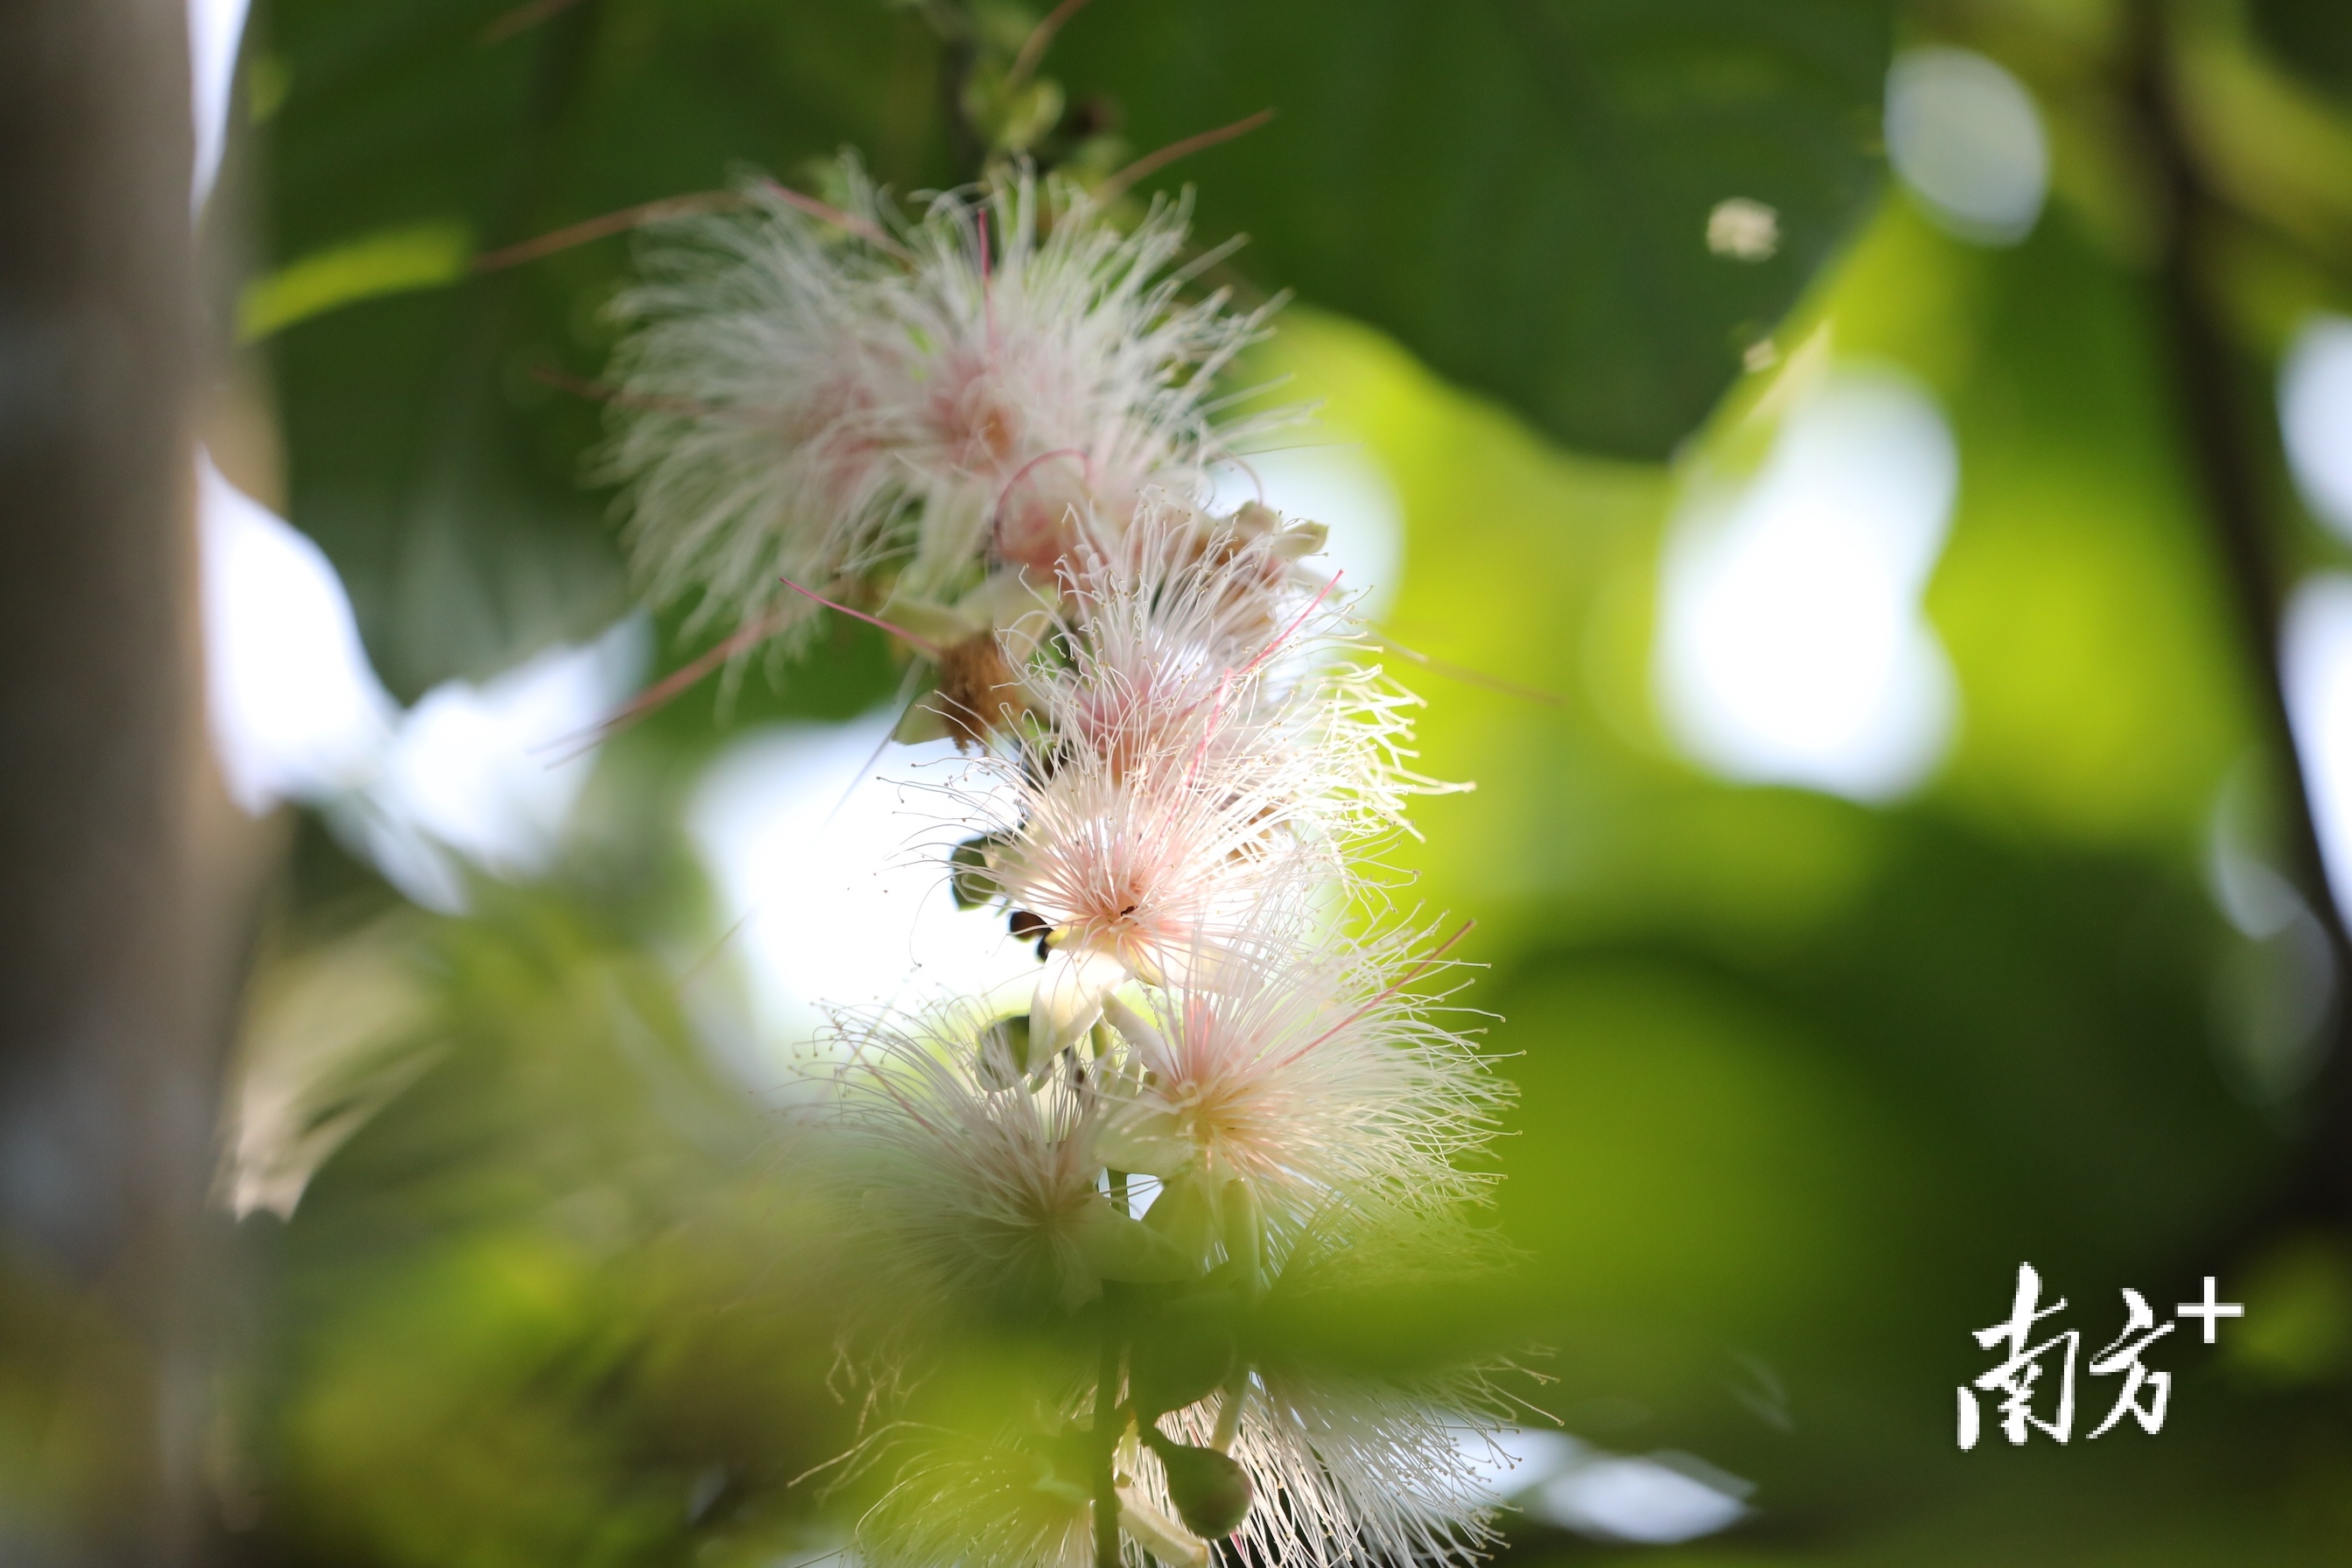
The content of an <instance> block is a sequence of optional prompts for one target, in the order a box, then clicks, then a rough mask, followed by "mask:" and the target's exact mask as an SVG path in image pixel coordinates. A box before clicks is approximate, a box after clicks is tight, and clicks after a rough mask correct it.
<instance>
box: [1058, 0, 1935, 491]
mask: <svg viewBox="0 0 2352 1568" xmlns="http://www.w3.org/2000/svg"><path fill="white" fill-rule="evenodd" d="M1888 52H1889V26H1888V20H1887V7H1886V6H1885V4H1883V0H1780V3H1777V4H1773V5H1754V4H1738V3H1735V0H1475V3H1470V4H1458V5H1427V4H1418V3H1414V0H1292V3H1287V4H1284V5H1263V4H1252V3H1249V0H1122V3H1121V4H1119V5H1098V6H1092V7H1089V8H1088V9H1087V11H1085V12H1082V13H1080V14H1079V16H1077V17H1076V19H1075V20H1074V21H1072V23H1071V24H1070V26H1068V28H1067V29H1066V31H1065V33H1064V34H1063V37H1062V39H1061V41H1060V42H1059V43H1058V44H1057V45H1056V46H1055V53H1054V55H1053V56H1052V58H1050V60H1049V61H1048V68H1049V69H1051V70H1052V71H1054V72H1055V74H1056V75H1058V76H1059V77H1060V78H1061V79H1062V80H1063V81H1064V83H1065V84H1066V86H1067V87H1068V88H1069V89H1070V92H1071V95H1072V97H1073V98H1074V99H1076V100H1079V101H1081V102H1083V101H1085V100H1087V98H1088V97H1089V96H1090V95H1095V94H1107V95H1108V96H1110V97H1111V98H1113V99H1115V100H1116V101H1117V103H1118V107H1119V108H1120V109H1121V110H1123V111H1124V115H1125V134H1126V135H1127V136H1128V137H1129V140H1130V141H1131V142H1133V143H1134V145H1135V146H1136V147H1137V148H1138V149H1139V150H1144V151H1148V150H1150V149H1152V148H1155V147H1159V146H1161V145H1164V144H1167V143H1171V142H1175V141H1177V140H1179V139H1181V138H1183V137H1186V136H1190V135H1192V134H1194V133H1196V132H1201V131H1204V130H1207V129H1209V128H1211V127H1214V126H1219V125H1223V124H1226V123H1229V122H1231V121H1235V120H1238V119H1240V118H1241V117H1243V116H1244V115H1247V114H1251V113H1255V111H1257V110H1262V109H1265V108H1268V107H1272V108H1274V109H1275V110H1276V120H1275V121H1274V122H1273V123H1272V124H1270V125H1268V126H1266V127H1265V129H1263V130H1259V131H1255V132H1251V133H1250V134H1249V136H1248V137H1246V138H1245V139H1244V140H1242V141H1239V142H1234V143H1233V144H1232V145H1230V146H1227V147H1220V148H1216V149H1214V150H1213V151H1209V152H1205V153H1201V154H1199V155H1198V156H1196V157H1194V158H1192V159H1188V160H1186V161H1184V162H1182V163H1178V164H1176V165H1175V166H1174V167H1173V168H1171V170H1170V171H1169V172H1168V173H1167V174H1163V175H1160V176H1159V177H1157V179H1156V180H1155V181H1154V182H1153V183H1154V184H1158V185H1160V186H1161V187H1162V188H1168V189H1173V188H1175V187H1176V186H1177V185H1179V184H1186V183H1192V182H1197V183H1198V184H1199V189H1200V209H1199V210H1200V228H1201V232H1202V236H1203V237H1207V238H1212V239H1214V238H1221V237H1223V236H1225V235H1227V234H1229V233H1234V232H1245V233H1247V234H1248V235H1250V236H1251V238H1252V244H1251V246H1250V247H1249V248H1248V249H1247V250H1245V251H1244V252H1243V253H1242V256H1241V258H1239V265H1240V267H1241V268H1243V269H1244V271H1245V272H1247V273H1248V274H1249V275H1250V276H1251V277H1252V278H1254V279H1258V280H1261V281H1262V282H1264V283H1265V284H1266V285H1267V286H1269V287H1288V288H1296V289H1298V290H1299V291H1300V293H1302V294H1303V295H1304V296H1306V297H1307V299H1309V300H1313V301H1315V302H1316V303H1318V304H1321V305H1325V306H1328V307H1330V308H1332V309H1335V310H1342V311H1345V312H1347V313H1349V314H1350V315H1354V316H1357V317H1359V318H1360V319H1362V320H1364V321H1370V322H1372V323H1374V324H1376V325H1379V326H1381V327H1382V328H1384V329H1385V330H1387V331H1389V332H1391V333H1392V334H1393V335H1394V336H1396V337H1397V338H1398V339H1400V340H1401V341H1402V342H1403V343H1404V344H1405V346H1406V347H1408V348H1410V349H1412V351H1413V352H1414V353H1417V354H1419V355H1420V356H1421V357H1422V358H1423V360H1425V361H1426V362H1428V363H1429V364H1431V365H1432V366H1433V367H1434V368H1436V369H1437V370H1439V371H1441V372H1443V373H1444V374H1447V375H1449V376H1452V377H1454V378H1455V379H1456V380H1458V381H1460V382H1462V383H1463V384H1465V385H1467V386H1470V387H1472V388H1474V389H1476V390H1478V391H1481V392H1485V393H1487V394H1489V395H1496V396H1498V397H1501V398H1502V399H1504V400H1505V401H1507V402H1508V403H1509V404H1511V405H1513V406H1514V407H1516V408H1517V410H1518V411H1519V412H1520V413H1521V414H1523V415H1524V416H1527V417H1528V418H1529V419H1530V420H1532V421H1533V422H1534V423H1535V424H1536V425H1537V426H1539V427H1541V428H1543V429H1545V430H1547V431H1549V433H1551V434H1552V435H1554V436H1556V437H1559V438H1560V439H1562V440H1564V441H1567V442H1569V443H1570V444H1572V445H1575V446H1579V447H1588V448H1591V449H1593V450H1597V451H1602V452H1609V453H1614V454H1621V455H1624V456H1630V457H1640V458H1658V457H1663V456H1664V455H1665V454H1666V453H1667V452H1669V451H1670V450H1672V449H1673V447H1674V446H1675V443H1676V442H1678V441H1680V440H1681V439H1682V438H1683V437H1685V435H1687V434H1688V433H1689V432H1690V431H1691V430H1693V429H1694V428H1695V427H1696V426H1697V425H1698V423H1699V421H1700V420H1701V419H1702V418H1703V417H1704V416H1706V412H1707V410H1708V409H1709V408H1710V407H1712V406H1713V405H1714V404H1715V402H1716V400H1717V397H1718V396H1720V395H1721V394H1722V393H1723V391H1724V389H1725V388H1726V387H1727V386H1728V385H1729V384H1731V382H1732V381H1733V379H1734V378H1735V377H1736V376H1738V374H1740V371H1741V354H1742V353H1743V352H1744V351H1745V350H1746V349H1747V348H1748V346H1749V345H1750V344H1752V343H1753V342H1756V341H1757V339H1759V337H1760V336H1762V335H1763V334H1764V333H1765V332H1766V331H1768V330H1769V328H1770V327H1771V326H1772V324H1773V323H1774V322H1776V321H1779V320H1780V317H1781V316H1782V315H1783V314H1784V313H1785V312H1786V311H1787V310H1789V308H1790V305H1791V304H1792V303H1793V302H1794V301H1795V300H1796V299H1797V297H1798V295H1799V293H1800V292H1801V290H1802V289H1804V288H1805V286H1806V284H1807V282H1808V281H1809V280H1810V279H1811V277H1812V276H1813V273H1814V271H1815V269H1816V268H1818V267H1820V266H1821V264H1822V261H1823V260H1824V259H1825V258H1828V257H1829V256H1830V255H1831V253H1832V251H1833V250H1834V249H1835V248H1836V247H1837V246H1838V244H1839V243H1840V241H1841V240H1843V238H1844V237H1845V236H1846V235H1847V234H1848V233H1849V232H1850V231H1851V230H1853V228H1854V227H1855V226H1856V225H1857V223H1858V222H1859V220H1860V219H1861V218H1862V217H1863V216H1864V215H1865V214H1866V213H1867V212H1868V211H1869V209H1870V208H1871V206H1872V205H1873V202H1874V197H1875V195H1876V192H1877V189H1878V184H1879V178H1880V161H1879V158H1878V155H1877V153H1876V151H1875V143H1876V138H1877V134H1878V129H1877V128H1878V110H1879V102H1880V95H1881V89H1882V82H1883V79H1884V77H1885V68H1886V61H1887V57H1888ZM1732 200H1745V201H1748V202H1751V203H1759V204H1761V205H1764V206H1767V207H1769V208H1770V209H1772V212H1773V214H1774V217H1775V222H1774V227H1775V228H1776V229H1777V239H1776V244H1775V245H1774V247H1773V250H1772V254H1771V255H1770V257H1769V258H1767V259H1761V260H1752V261H1751V260H1741V259H1738V258H1736V257H1732V256H1727V255H1719V254H1717V253H1715V252H1714V251H1711V250H1710V248H1709V244H1708V228H1709V219H1710V215H1711V214H1713V213H1714V212H1715V211H1716V210H1717V207H1718V206H1719V205H1721V204H1723V203H1725V202H1727V201H1732ZM1725 238H1726V237H1724V236H1722V235H1721V234H1720V233H1719V234H1718V240H1719V241H1722V240H1724V239H1725Z"/></svg>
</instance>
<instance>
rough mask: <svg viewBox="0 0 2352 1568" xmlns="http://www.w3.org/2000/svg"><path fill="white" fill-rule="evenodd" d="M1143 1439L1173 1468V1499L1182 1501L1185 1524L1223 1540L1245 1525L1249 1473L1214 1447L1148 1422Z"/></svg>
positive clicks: (1204, 1536)
mask: <svg viewBox="0 0 2352 1568" xmlns="http://www.w3.org/2000/svg"><path fill="white" fill-rule="evenodd" d="M1143 1440H1144V1441H1145V1442H1147V1443H1149V1444H1150V1445H1151V1451H1152V1452H1153V1453H1155V1454H1157V1455H1159V1456H1160V1468H1162V1469H1164V1470H1166V1471H1167V1472H1168V1500H1169V1501H1171V1502H1172V1503H1174V1504H1175V1505H1176V1513H1177V1517H1179V1518H1180V1519H1181V1520H1182V1521H1184V1528H1185V1529H1187V1530H1189V1531H1192V1533H1193V1534H1195V1535H1197V1536H1200V1537H1201V1538H1202V1540H1204V1541H1221V1540H1223V1539H1224V1538H1225V1537H1226V1536H1228V1535H1231V1534H1232V1533H1233V1532H1234V1531H1236V1530H1239V1529H1240V1528H1241V1527H1242V1521H1244V1520H1245V1519H1247V1518H1248V1517H1249V1510H1250V1500H1251V1497H1250V1482H1249V1475H1248V1473H1247V1472H1245V1471H1244V1469H1243V1468H1241V1466H1240V1465H1239V1464H1238V1463H1236V1462H1235V1461H1234V1459H1232V1458H1229V1457H1228V1456H1226V1455H1223V1454H1220V1453H1218V1452H1217V1451H1216V1450H1215V1449H1214V1448H1195V1447H1192V1445H1190V1444H1188V1443H1179V1442H1176V1441H1175V1440H1174V1439H1172V1438H1170V1437H1168V1436H1164V1435H1162V1434H1161V1433H1160V1431H1159V1430H1158V1429H1157V1428H1156V1427H1152V1426H1145V1427H1144V1428H1143Z"/></svg>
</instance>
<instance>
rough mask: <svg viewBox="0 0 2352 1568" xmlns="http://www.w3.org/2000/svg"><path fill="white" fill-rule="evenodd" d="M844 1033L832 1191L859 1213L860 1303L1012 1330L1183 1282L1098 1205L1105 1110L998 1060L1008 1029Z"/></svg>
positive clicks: (931, 1020)
mask: <svg viewBox="0 0 2352 1568" xmlns="http://www.w3.org/2000/svg"><path fill="white" fill-rule="evenodd" d="M839 1027H840V1030H841V1040H842V1044H843V1045H844V1047H845V1048H846V1057H845V1060H844V1061H843V1062H842V1063H841V1065H840V1066H838V1067H837V1068H835V1070H834V1074H833V1089H834V1096H833V1100H832V1102H831V1104H830V1106H829V1107H828V1110H827V1115H828V1117H829V1120H830V1123H831V1130H832V1131H833V1133H834V1135H835V1136H834V1140H833V1144H832V1149H833V1152H834V1154H835V1156H836V1157H837V1159H838V1162H839V1163H838V1164H837V1166H836V1172H837V1173H836V1175H835V1181H836V1183H837V1184H839V1187H840V1190H841V1193H842V1195H843V1196H844V1198H845V1199H846V1200H848V1202H849V1203H850V1204H854V1205H855V1213H854V1214H845V1220H846V1221H847V1224H848V1226H849V1227H850V1228H851V1229H852V1230H853V1231H854V1233H855V1235H856V1241H855V1242H854V1243H852V1245H851V1250H852V1251H853V1252H854V1253H855V1254H856V1259H857V1266H858V1267H857V1269H856V1272H861V1273H863V1274H864V1275H865V1278H864V1279H862V1280H861V1281H860V1283H861V1284H862V1286H863V1287H864V1289H863V1290H862V1291H861V1295H863V1296H864V1297H866V1299H868V1300H871V1301H873V1302H875V1303H876V1304H877V1310H879V1311H880V1312H881V1313H882V1314H883V1315H884V1316H886V1317H906V1316H908V1315H910V1314H912V1315H920V1314H922V1313H925V1312H931V1313H938V1312H947V1313H953V1312H955V1311H957V1310H972V1309H975V1308H977V1309H979V1310H985V1311H994V1312H1001V1313H1003V1314H1005V1315H1007V1316H1008V1317H1010V1318H1012V1319H1014V1320H1019V1319H1022V1318H1025V1317H1028V1316H1032V1315H1034V1314H1035V1313H1037V1312H1039V1311H1041V1310H1048V1309H1050V1308H1053V1307H1055V1306H1059V1307H1062V1308H1068V1307H1071V1306H1075V1305H1076V1304H1078V1303H1080V1302H1083V1301H1086V1300H1089V1299H1091V1298H1092V1297H1093V1296H1094V1295H1096V1294H1097V1292H1098V1291H1099V1290H1100V1289H1101V1284H1102V1281H1103V1280H1104V1279H1128V1280H1150V1279H1174V1278H1177V1277H1178V1276H1180V1275H1181V1274H1182V1273H1183V1272H1184V1271H1185V1269H1186V1268H1187V1267H1188V1265H1187V1263H1186V1260H1184V1259H1182V1258H1178V1257H1177V1256H1176V1255H1175V1253H1174V1252H1173V1250H1172V1249H1171V1247H1169V1246H1168V1244H1167V1243H1166V1242H1165V1241H1164V1240H1162V1239H1161V1238H1160V1237H1157V1236H1156V1235H1154V1234H1153V1233H1152V1232H1150V1230H1149V1229H1147V1228H1146V1227H1145V1226H1142V1225H1141V1224H1139V1222H1137V1221H1135V1220H1133V1219H1131V1218H1129V1217H1128V1216H1127V1215H1125V1214H1124V1213H1122V1212H1120V1211H1118V1209H1115V1208H1114V1207H1113V1206H1112V1205H1111V1203H1110V1201H1109V1199H1108V1198H1107V1197H1106V1196H1105V1195H1104V1194H1103V1193H1102V1192H1101V1190H1100V1188H1099V1182H1100V1179H1101V1175H1102V1170H1103V1162H1102V1157H1101V1155H1100V1154H1099V1153H1098V1152H1097V1151H1096V1149H1095V1144H1094V1136H1095V1132H1096V1131H1097V1128H1098V1126H1099V1121H1100V1118H1099V1100H1098V1099H1097V1096H1096V1095H1095V1094H1094V1093H1093V1092H1092V1091H1091V1090H1090V1089H1088V1088H1087V1086H1086V1084H1085V1083H1084V1081H1083V1079H1082V1078H1080V1079H1071V1078H1068V1077H1061V1076H1051V1075H1049V1076H1048V1077H1047V1078H1046V1079H1045V1081H1044V1082H1043V1083H1042V1084H1034V1083H1032V1084H1024V1083H1023V1081H1022V1075H1021V1073H1020V1072H1019V1070H1018V1066H1019V1064H1017V1063H1011V1064H1008V1063H1006V1062H1005V1061H1003V1059H1002V1053H1003V1052H1005V1051H1006V1050H1008V1049H1010V1048H1012V1046H1011V1041H1010V1040H1009V1038H1008V1035H1007V1030H1006V1026H1004V1025H1003V1024H1001V1023H992V1022H989V1021H986V1020H984V1019H983V1018H982V1016H980V1015H979V1014H978V1013H977V1012H975V1011H973V1010H971V1009H969V1008H948V1009H942V1010H940V1011H938V1012H935V1013H932V1014H929V1015H927V1016H922V1017H918V1018H898V1017H891V1016H883V1017H880V1018H876V1019H869V1020H866V1021H864V1022H862V1023H845V1024H843V1025H842V1026H839ZM1008 1068H1009V1069H1010V1070H1008ZM1000 1085H1001V1086H1004V1087H996V1086H1000Z"/></svg>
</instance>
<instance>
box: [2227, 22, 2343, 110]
mask: <svg viewBox="0 0 2352 1568" xmlns="http://www.w3.org/2000/svg"><path fill="white" fill-rule="evenodd" d="M2247 10H2248V15H2249V19H2250V20H2251V21H2252V24H2253V31H2254V35H2255V37H2259V38H2260V39H2261V40H2262V41H2263V43H2264V44H2265V45H2267V46H2268V47H2269V48H2270V51H2271V53H2272V54H2273V55H2274V56H2276V57H2277V58H2278V59H2279V61H2280V62H2281V63H2282V64H2284V66H2285V67H2286V68H2288V69H2290V70H2293V71H2294V72H2295V73H2297V74H2298V75H2300V76H2303V77H2305V78H2306V79H2309V80H2311V81H2313V82H2315V83H2316V84H2318V85H2319V86H2321V87H2324V88H2326V89H2330V90H2331V91H2334V92H2337V93H2342V94H2344V95H2346V96H2347V97H2352V6H2346V5H2343V4H2341V0H2252V4H2251V5H2249V6H2248V7H2247Z"/></svg>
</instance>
